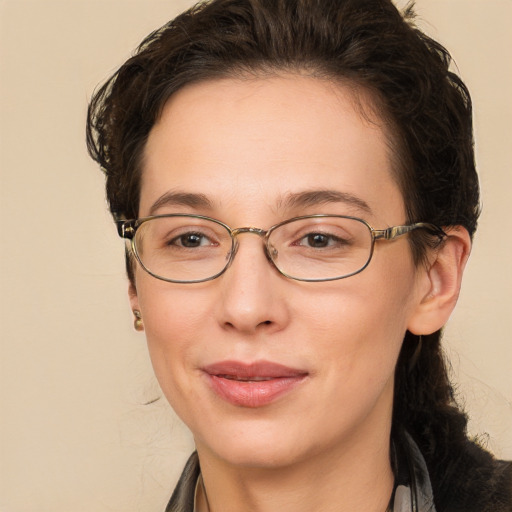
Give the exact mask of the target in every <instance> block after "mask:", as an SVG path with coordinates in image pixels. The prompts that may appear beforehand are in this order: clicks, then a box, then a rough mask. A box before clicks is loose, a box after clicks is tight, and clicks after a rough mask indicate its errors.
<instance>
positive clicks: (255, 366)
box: [203, 361, 308, 408]
mask: <svg viewBox="0 0 512 512" xmlns="http://www.w3.org/2000/svg"><path fill="white" fill-rule="evenodd" d="M203 371H204V373H205V374H206V376H207V379H208V382H209V384H210V387H211V389H212V390H213V391H214V392H215V393H216V395H217V396H219V397H220V398H222V399H223V400H225V401H227V402H229V403H231V404H233V405H236V406H239V407H249V408H256V407H263V406H264V405H268V404H270V403H272V402H274V401H275V400H277V399H278V398H280V397H282V396H283V395H285V394H287V393H289V392H291V391H292V390H293V389H294V388H295V387H296V386H298V385H299V384H300V383H301V382H303V381H304V380H305V379H306V377H307V376H308V372H307V371H305V370H301V369H297V368H290V367H288V366H284V365H281V364H277V363H272V362H269V361H257V362H254V363H250V364H246V363H242V362H238V361H222V362H219V363H214V364H212V365H208V366H206V367H205V368H203Z"/></svg>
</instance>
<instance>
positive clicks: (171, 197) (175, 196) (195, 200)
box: [149, 191, 213, 215]
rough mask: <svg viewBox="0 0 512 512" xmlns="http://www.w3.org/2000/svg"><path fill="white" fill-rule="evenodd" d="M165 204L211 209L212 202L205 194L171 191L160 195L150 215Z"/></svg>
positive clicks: (150, 210)
mask: <svg viewBox="0 0 512 512" xmlns="http://www.w3.org/2000/svg"><path fill="white" fill-rule="evenodd" d="M164 206H188V207H190V208H205V209H208V210H211V209H212V208H213V204H212V202H211V201H210V200H209V199H208V198H207V197H206V196H205V195H204V194H197V193H191V192H176V191H169V192H166V193H165V194H163V195H162V196H160V197H159V198H158V199H157V200H156V201H155V202H154V203H153V204H152V206H151V208H150V209H149V215H154V214H155V213H156V211H157V210H159V209H160V208H163V207H164Z"/></svg>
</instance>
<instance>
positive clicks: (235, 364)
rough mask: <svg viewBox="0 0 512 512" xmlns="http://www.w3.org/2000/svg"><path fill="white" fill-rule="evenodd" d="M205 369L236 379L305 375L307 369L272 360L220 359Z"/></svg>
mask: <svg viewBox="0 0 512 512" xmlns="http://www.w3.org/2000/svg"><path fill="white" fill-rule="evenodd" d="M203 371H204V372H206V373H208V374H209V375H213V376H218V377H220V376H223V377H228V378H234V379H246V380H248V379H255V378H257V379H262V378H266V379H277V378H285V377H304V376H306V375H307V374H308V372H307V371H306V370H302V369H298V368H291V367H289V366H285V365H282V364H279V363H273V362H271V361H254V362H252V363H244V362H241V361H219V362H217V363H213V364H210V365H207V366H205V367H203Z"/></svg>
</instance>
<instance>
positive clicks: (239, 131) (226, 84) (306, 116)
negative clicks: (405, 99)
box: [140, 75, 403, 216]
mask: <svg viewBox="0 0 512 512" xmlns="http://www.w3.org/2000/svg"><path fill="white" fill-rule="evenodd" d="M315 190H334V191H336V192H341V193H342V194H348V195H352V196H354V197H356V198H360V199H361V201H363V202H365V203H367V204H369V206H370V209H371V211H372V212H373V213H372V215H378V214H382V213H383V208H382V207H383V206H385V203H387V204H388V208H387V209H385V210H386V212H387V214H388V215H389V216H394V215H400V214H401V213H402V212H403V204H402V198H401V194H400V193H399V191H398V187H397V185H396V183H395V181H394V179H393V172H392V169H391V158H390V149H389V144H388V137H387V134H386V133H385V131H384V130H383V128H382V123H381V121H380V119H379V117H378V116H377V115H376V114H375V113H374V110H373V109H372V108H371V103H370V101H369V100H368V96H367V94H366V93H364V91H358V94H357V96H356V94H355V91H354V88H353V87H349V86H348V85H342V84H333V83H332V82H328V81H325V80H320V79H316V78H311V77H305V76H297V75H284V76H274V77H266V78H245V79H231V78H227V79H219V80H212V81H208V82H202V83H198V84H193V85H189V86H187V87H185V88H183V89H182V90H180V91H178V92H177V93H176V94H175V95H173V96H172V97H171V99H170V100H169V101H168V102H167V104H166V105H165V107H164V109H163V111H162V114H161V117H160V118H159V120H158V122H157V123H156V124H155V126H154V127H153V129H152V130H151V132H150V135H149V138H148V142H147V144H146V147H145V151H144V158H143V175H142V183H141V204H140V213H141V216H142V215H145V214H148V212H149V210H150V209H151V206H152V205H154V203H155V201H157V200H158V199H159V198H160V197H161V196H162V195H163V194H166V193H168V192H169V191H171V192H172V191H177V192H179V193H182V192H186V193H189V192H190V193H194V194H202V195H203V196H207V197H208V199H209V201H210V203H211V206H212V208H213V209H216V208H217V209H219V210H221V209H222V208H228V209H229V208H230V207H232V206H235V207H236V206H240V205H244V206H245V207H246V208H247V209H249V210H256V209H258V208H266V209H267V210H269V211H270V210H272V211H275V210H276V209H278V208H279V206H280V205H282V204H284V203H285V201H284V198H286V197H289V196H290V195H293V194H297V193H301V192H303V191H315ZM384 196H386V198H387V200H386V201H383V200H382V198H383V197H384ZM390 200H392V201H391V203H392V204H391V208H389V204H390ZM152 213H155V212H152ZM156 213H157V212H156ZM208 213H211V212H208ZM348 213H350V212H348Z"/></svg>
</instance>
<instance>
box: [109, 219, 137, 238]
mask: <svg viewBox="0 0 512 512" xmlns="http://www.w3.org/2000/svg"><path fill="white" fill-rule="evenodd" d="M114 222H115V225H116V227H117V234H118V235H119V236H120V237H121V238H127V239H128V240H131V239H132V238H133V237H134V236H135V227H134V224H135V221H134V220H123V219H121V220H116V221H114Z"/></svg>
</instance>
